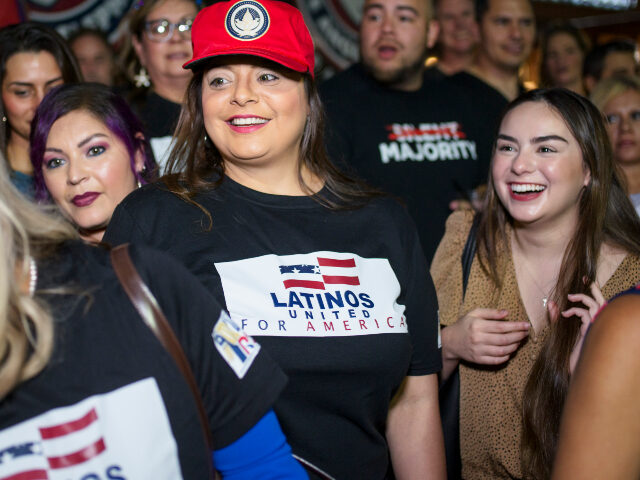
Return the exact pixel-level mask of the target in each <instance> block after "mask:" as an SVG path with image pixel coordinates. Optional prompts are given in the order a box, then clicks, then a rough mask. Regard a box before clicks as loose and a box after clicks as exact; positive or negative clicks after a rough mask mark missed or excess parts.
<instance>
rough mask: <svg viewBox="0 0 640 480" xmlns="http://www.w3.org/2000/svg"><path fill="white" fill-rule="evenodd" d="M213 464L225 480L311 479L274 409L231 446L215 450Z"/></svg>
mask: <svg viewBox="0 0 640 480" xmlns="http://www.w3.org/2000/svg"><path fill="white" fill-rule="evenodd" d="M213 461H214V464H215V466H216V470H218V471H219V472H220V473H221V475H222V478H223V479H225V480H249V479H256V478H260V479H264V480H270V479H281V480H301V479H308V478H309V477H308V476H307V474H306V472H305V471H304V469H303V468H302V466H301V465H300V464H299V463H298V462H297V461H296V460H295V459H294V458H293V457H292V455H291V447H290V446H289V444H288V443H287V439H286V438H285V436H284V433H282V430H281V428H280V424H279V423H278V418H277V417H276V414H275V413H274V411H273V410H269V412H267V413H266V415H265V416H264V417H262V418H261V419H260V420H259V421H258V423H256V424H255V425H254V426H253V427H252V428H251V429H250V430H249V431H248V432H246V433H245V434H244V435H243V436H242V437H240V438H239V439H238V440H236V441H235V442H233V443H232V444H231V445H228V446H227V447H224V448H221V449H219V450H214V452H213Z"/></svg>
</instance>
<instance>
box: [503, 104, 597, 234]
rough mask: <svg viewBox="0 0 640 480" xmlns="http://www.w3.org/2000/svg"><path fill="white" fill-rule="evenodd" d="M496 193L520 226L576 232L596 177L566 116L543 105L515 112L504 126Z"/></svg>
mask: <svg viewBox="0 0 640 480" xmlns="http://www.w3.org/2000/svg"><path fill="white" fill-rule="evenodd" d="M491 174H492V177H493V183H494V188H495V191H496V193H497V195H498V198H499V199H500V202H501V203H502V205H503V206H504V207H505V209H506V210H507V212H509V214H510V215H511V217H512V218H513V220H514V221H515V223H516V225H517V224H520V225H523V224H531V223H534V222H537V223H542V222H544V223H550V224H555V225H564V226H565V228H566V226H568V227H572V226H574V225H575V222H576V221H577V218H578V203H579V199H580V195H581V192H582V189H583V187H585V186H586V185H588V184H589V182H590V180H591V175H590V173H589V172H588V170H587V169H586V168H585V166H584V162H583V160H582V152H581V150H580V146H579V144H578V142H577V141H576V139H575V138H574V137H573V135H572V134H571V132H570V131H569V128H568V127H567V125H566V124H565V122H564V120H563V119H562V117H561V116H560V115H559V114H558V113H557V112H556V111H554V110H553V109H552V108H551V107H549V106H548V105H547V104H545V103H543V102H527V103H523V104H522V105H519V106H517V107H515V108H514V109H513V110H511V111H510V112H509V113H507V115H506V116H505V118H504V119H503V121H502V124H501V125H500V133H499V134H498V140H497V142H496V149H495V153H494V156H493V163H492V168H491Z"/></svg>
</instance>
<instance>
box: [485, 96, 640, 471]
mask: <svg viewBox="0 0 640 480" xmlns="http://www.w3.org/2000/svg"><path fill="white" fill-rule="evenodd" d="M527 102H540V103H544V104H546V105H547V106H549V107H550V108H551V109H552V110H553V111H555V112H556V113H558V114H559V115H560V117H562V119H563V120H564V122H565V124H566V125H567V127H568V128H569V130H570V131H571V134H572V135H573V137H574V138H575V139H576V141H577V142H578V144H579V146H580V150H581V152H582V159H583V162H584V166H585V168H588V169H589V171H590V173H591V181H590V183H589V184H588V185H587V186H586V187H585V188H584V190H583V191H582V194H581V196H580V199H579V200H578V202H579V212H580V214H579V216H578V224H577V226H576V230H575V233H574V234H573V236H572V238H571V240H570V241H569V244H568V246H567V249H566V251H565V253H564V257H563V260H562V264H561V266H560V271H559V274H558V281H557V283H556V285H555V288H554V290H553V294H552V297H553V298H552V300H554V301H555V302H556V303H557V304H558V307H559V309H560V311H564V310H567V309H568V308H570V307H571V306H573V305H574V304H573V303H572V302H569V301H568V299H567V294H569V293H585V294H587V295H591V293H590V291H589V286H590V284H591V283H592V282H594V281H595V279H596V273H597V265H598V257H599V253H600V249H601V247H602V245H603V243H604V242H607V243H610V244H612V245H616V246H618V247H621V248H622V249H624V250H626V251H627V252H629V253H630V254H634V255H640V220H639V219H638V216H637V214H636V212H635V210H634V208H633V205H632V204H631V202H630V200H629V198H628V197H627V194H626V193H625V188H624V183H623V180H622V179H623V177H622V175H621V173H620V172H619V170H618V167H617V166H616V164H615V162H614V161H613V153H612V150H611V144H610V142H609V137H608V135H607V131H606V129H605V125H604V119H603V117H602V114H601V113H600V112H599V111H598V109H597V108H596V107H595V106H594V105H592V104H591V103H590V102H589V101H588V100H587V99H586V98H584V97H582V96H580V95H578V94H575V93H573V92H571V91H569V90H566V89H561V88H552V89H540V90H533V91H530V92H527V93H525V94H523V95H522V96H520V97H518V98H517V99H516V100H514V101H513V102H511V103H510V104H509V105H508V106H507V108H506V110H505V113H504V115H506V114H507V113H509V112H510V111H511V110H513V109H514V108H516V107H518V106H519V105H522V104H524V103H527ZM503 118H504V116H503ZM487 190H488V193H487V198H486V200H485V208H484V210H483V213H482V214H481V215H482V217H481V220H480V224H479V227H478V253H479V255H480V260H481V264H482V265H483V268H484V269H485V270H486V271H487V272H488V273H489V275H490V277H491V278H492V280H493V281H494V282H495V284H496V285H500V278H499V277H498V267H497V261H498V255H499V249H500V245H508V243H507V242H508V240H507V238H506V228H505V227H506V225H507V223H511V222H512V219H511V218H510V217H509V214H508V212H507V211H506V210H505V208H504V206H503V205H502V204H501V203H500V200H499V198H498V197H497V194H496V192H495V188H494V184H493V179H492V177H491V175H489V183H488V189H487ZM580 325H581V321H580V319H579V318H578V317H576V316H573V317H571V318H563V319H562V321H559V322H556V323H553V324H551V325H550V328H551V332H550V335H549V336H548V339H547V341H546V343H545V344H544V345H543V347H542V350H541V352H540V355H539V356H538V358H537V360H536V362H535V364H534V365H533V368H532V369H531V372H530V374H529V378H528V381H527V384H526V387H525V390H524V397H523V419H524V425H523V428H524V431H523V438H522V466H523V474H524V476H525V478H535V479H540V478H548V477H549V476H550V475H551V466H552V464H553V458H554V455H555V451H556V442H557V438H558V429H559V426H560V416H561V414H562V407H563V405H564V402H565V398H566V395H567V389H568V387H569V356H570V355H571V352H572V350H573V347H574V345H575V344H576V341H577V339H578V338H579V332H580Z"/></svg>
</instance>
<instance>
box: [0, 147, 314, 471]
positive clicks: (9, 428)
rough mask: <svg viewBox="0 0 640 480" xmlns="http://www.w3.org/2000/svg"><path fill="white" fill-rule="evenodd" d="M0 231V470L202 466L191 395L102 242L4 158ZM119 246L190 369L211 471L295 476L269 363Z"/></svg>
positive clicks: (158, 270) (174, 277) (158, 263)
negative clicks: (15, 178)
mask: <svg viewBox="0 0 640 480" xmlns="http://www.w3.org/2000/svg"><path fill="white" fill-rule="evenodd" d="M1 160H4V158H2V156H1V155H0V161H1ZM0 233H1V235H0V251H1V252H2V261H1V262H0V357H1V358H2V363H0V455H1V456H2V462H0V478H30V479H36V478H113V479H115V478H122V479H124V478H127V479H133V478H136V479H138V478H140V479H144V478H153V479H166V480H175V479H182V478H185V479H195V478H197V479H204V478H208V472H209V471H210V468H211V467H210V465H211V455H210V452H208V450H207V444H206V443H205V439H204V435H203V431H202V424H201V423H200V417H199V416H198V411H197V408H196V403H195V401H194V397H193V394H192V392H191V390H190V389H189V388H188V386H187V383H186V381H185V378H184V377H183V375H182V373H181V371H180V370H179V369H178V366H177V364H176V363H175V361H174V359H173V358H172V356H171V355H170V354H169V352H168V351H167V350H165V347H163V346H162V345H161V343H160V342H159V341H158V339H157V338H156V337H155V336H154V334H153V333H152V332H151V329H150V328H149V327H147V325H146V324H145V323H144V322H143V320H142V319H141V318H140V316H139V314H138V313H137V312H136V310H135V309H134V306H133V304H132V303H131V301H130V300H129V298H128V297H127V295H126V294H125V292H124V290H123V288H122V287H121V285H120V283H119V282H118V280H117V279H116V276H115V272H114V270H113V268H112V265H111V263H110V261H109V252H108V251H106V250H105V249H103V248H98V247H93V246H89V245H87V244H86V243H84V242H82V241H80V240H79V239H78V238H77V234H76V232H75V231H74V229H73V228H72V227H71V225H69V224H67V223H66V222H62V221H61V220H59V219H57V218H56V217H55V216H53V215H50V214H45V213H44V212H42V211H39V210H38V209H37V207H36V206H35V205H33V204H31V203H29V202H28V201H27V200H26V199H24V198H22V197H21V196H20V194H18V192H17V190H15V189H14V188H13V187H12V186H11V184H10V183H9V180H8V178H7V174H6V173H5V170H4V169H0ZM130 250H131V257H132V259H133V262H134V264H135V265H136V268H137V270H138V272H139V274H140V276H141V277H142V279H143V280H144V282H145V283H146V284H147V286H148V287H149V290H150V291H151V292H152V293H153V295H154V296H155V297H156V299H157V301H158V303H159V305H160V308H161V310H162V311H163V313H164V315H165V317H166V318H167V321H168V323H169V324H170V326H171V328H172V329H173V331H174V333H175V335H176V337H177V338H178V341H179V342H180V345H181V347H182V349H183V350H184V352H185V354H186V357H187V361H188V363H189V366H190V368H191V369H192V371H193V373H194V377H195V379H196V383H197V387H198V389H199V391H200V393H201V394H202V403H203V405H204V409H205V411H206V420H207V421H208V422H207V423H208V425H207V426H208V427H209V428H210V429H211V431H212V433H213V448H214V451H213V458H214V460H215V464H216V467H217V469H218V470H219V471H220V473H221V474H222V478H225V479H232V480H240V479H253V478H269V479H276V478H277V479H282V478H286V479H290V480H294V479H302V478H306V475H305V473H304V470H303V469H302V468H301V467H300V466H299V465H298V464H297V462H295V461H294V459H293V457H292V456H291V450H290V448H289V446H288V444H287V443H286V439H285V438H284V436H283V435H282V432H281V431H280V428H279V426H278V422H277V420H276V417H275V414H274V413H273V411H272V410H271V405H272V404H273V402H274V400H275V398H276V397H277V396H278V394H279V393H280V391H281V390H282V388H283V386H284V384H285V377H284V375H283V374H282V372H281V371H280V370H279V369H278V367H277V366H276V365H275V364H274V363H273V361H272V360H271V359H270V358H269V357H268V355H267V354H266V353H264V352H262V351H261V349H260V346H259V345H258V344H257V343H256V342H254V341H253V340H252V339H250V338H248V337H246V336H244V335H243V334H242V332H241V330H239V329H236V328H234V326H233V325H232V322H231V321H230V319H229V317H228V315H227V314H226V313H225V312H224V311H222V310H221V308H220V306H219V304H218V303H217V302H216V301H215V300H214V299H213V298H211V296H210V295H209V294H208V293H207V292H206V291H205V290H204V289H203V288H202V286H201V285H200V284H199V282H198V281H197V280H196V279H195V278H194V277H193V276H192V275H191V274H189V272H187V271H186V270H185V269H184V267H182V266H181V265H179V264H178V263H177V262H175V261H173V260H171V259H170V258H168V257H166V256H165V255H161V254H159V253H158V252H153V251H151V250H147V249H142V248H131V249H130ZM222 337H224V340H225V341H223V342H221V341H219V339H220V338H222ZM236 353H237V354H236Z"/></svg>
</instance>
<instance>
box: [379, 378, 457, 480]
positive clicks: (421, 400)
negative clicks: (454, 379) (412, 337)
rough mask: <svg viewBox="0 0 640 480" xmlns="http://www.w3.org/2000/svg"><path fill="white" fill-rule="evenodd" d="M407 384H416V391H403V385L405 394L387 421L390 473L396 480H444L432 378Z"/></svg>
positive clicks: (412, 380) (442, 450) (442, 455)
mask: <svg viewBox="0 0 640 480" xmlns="http://www.w3.org/2000/svg"><path fill="white" fill-rule="evenodd" d="M407 380H408V382H409V383H411V382H413V383H414V384H419V385H418V387H419V388H413V389H412V388H411V387H412V385H408V386H409V389H407V388H406V387H407V385H406V383H405V392H404V394H401V397H400V398H399V399H398V401H397V402H396V403H395V404H394V405H393V407H392V409H391V410H390V412H389V418H388V420H387V441H388V442H389V449H390V451H391V461H392V463H393V469H394V473H395V475H396V478H397V479H398V480H413V479H416V480H422V479H427V478H428V479H444V478H446V473H445V471H446V468H445V461H444V445H443V439H442V427H441V424H440V413H439V409H438V396H437V391H438V386H437V378H436V375H435V374H434V375H428V376H426V377H408V379H407ZM414 386H415V385H414ZM407 390H409V391H407ZM411 390H413V391H411Z"/></svg>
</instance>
